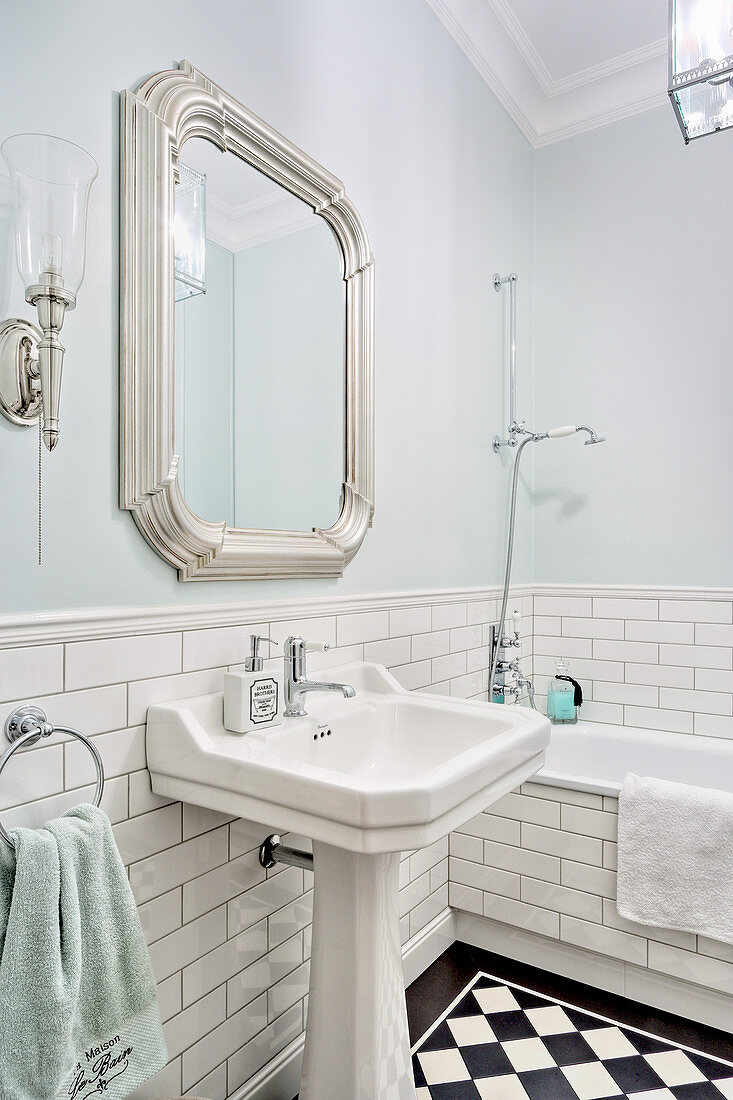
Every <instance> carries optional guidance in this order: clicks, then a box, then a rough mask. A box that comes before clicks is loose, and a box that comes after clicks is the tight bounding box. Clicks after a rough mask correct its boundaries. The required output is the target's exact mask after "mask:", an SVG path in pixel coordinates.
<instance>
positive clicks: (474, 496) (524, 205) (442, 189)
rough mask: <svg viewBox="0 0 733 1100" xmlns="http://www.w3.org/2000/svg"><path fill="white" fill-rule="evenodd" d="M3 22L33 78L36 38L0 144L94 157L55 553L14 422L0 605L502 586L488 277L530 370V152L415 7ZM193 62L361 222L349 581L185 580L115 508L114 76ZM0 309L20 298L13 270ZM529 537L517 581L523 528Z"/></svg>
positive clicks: (128, 13)
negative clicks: (363, 318) (371, 379)
mask: <svg viewBox="0 0 733 1100" xmlns="http://www.w3.org/2000/svg"><path fill="white" fill-rule="evenodd" d="M39 28H40V29H39ZM3 36H4V38H5V40H6V41H7V42H15V43H18V42H26V43H30V42H32V44H33V50H32V54H33V63H32V73H31V75H30V77H29V68H28V57H29V54H28V51H27V50H7V51H6V56H5V58H4V62H3V65H2V67H0V100H1V101H2V103H3V122H2V131H1V132H0V138H4V137H5V136H7V135H8V134H11V133H18V132H22V131H41V132H50V133H54V134H58V135H60V136H62V137H65V138H68V139H70V140H72V141H75V142H78V143H79V144H81V145H83V146H84V147H85V148H87V149H88V150H89V151H90V152H91V153H92V154H93V156H94V157H95V158H96V159H97V161H98V162H99V167H100V173H99V178H98V180H97V181H96V183H95V185H94V189H93V192H92V200H91V209H90V232H89V252H88V261H87V275H86V280H85V282H84V284H83V286H82V288H81V292H80V294H79V305H78V308H77V309H76V311H75V312H73V313H72V314H70V315H69V317H68V320H67V322H66V324H65V326H64V339H65V343H66V344H67V346H68V349H69V351H68V356H67V364H66V369H65V380H64V392H63V403H62V419H61V429H62V435H61V441H60V444H59V446H58V448H57V450H56V452H55V453H54V455H53V456H51V457H50V458H49V459H48V460H47V462H46V469H47V491H46V531H47V554H46V564H45V566H44V568H43V569H42V570H39V569H38V568H37V566H36V565H35V564H34V540H35V508H36V505H35V498H34V486H35V470H34V462H35V449H36V439H35V438H34V433H32V432H25V433H24V432H22V431H20V430H14V429H13V428H12V426H11V425H9V424H8V423H6V421H4V420H2V422H0V470H1V471H2V480H1V482H0V485H1V488H0V494H1V495H0V501H1V503H2V516H3V525H4V532H3V535H2V537H0V550H1V553H2V558H1V560H2V572H3V576H2V611H3V612H10V611H30V610H35V609H38V610H41V609H54V608H67V607H68V608H72V607H83V606H87V605H122V604H167V603H178V604H181V603H193V602H202V601H203V602H209V601H216V600H219V601H228V600H241V599H247V598H259V597H263V596H267V597H273V598H286V597H290V596H296V595H297V596H303V595H307V596H310V597H313V596H318V595H319V594H323V593H336V592H342V593H352V592H353V593H356V592H374V591H385V590H389V589H411V588H422V587H424V586H431V587H436V586H438V587H442V586H451V585H473V584H485V583H495V582H496V581H497V580H498V579H499V576H500V573H501V556H502V553H503V540H504V522H503V505H504V502H505V500H506V485H507V475H506V471H505V470H503V469H502V464H501V462H499V461H498V460H497V459H496V458H495V457H494V456H493V455H492V454H491V452H490V448H489V440H490V437H491V435H492V434H493V432H494V430H495V429H496V428H497V427H498V426H499V425H500V423H501V422H502V421H504V420H505V415H501V416H499V413H498V403H499V399H500V397H501V395H502V386H503V382H502V380H501V378H502V376H501V364H500V356H501V354H502V351H503V332H504V329H503V325H502V318H501V310H500V304H499V303H498V299H497V297H496V295H495V294H494V292H493V290H492V289H491V276H492V273H493V271H494V270H495V269H500V270H511V269H516V270H518V271H520V272H521V273H522V275H523V279H524V283H523V287H524V304H523V312H522V321H521V331H520V338H521V341H522V346H523V347H524V348H525V349H527V351H526V353H525V359H524V369H525V370H526V371H527V372H528V371H529V367H530V360H529V342H530V334H531V328H530V319H531V309H532V293H531V283H532V279H531V272H532V251H533V242H532V236H533V234H532V186H533V181H532V151H531V149H530V148H529V146H528V145H527V143H526V141H525V140H524V138H523V137H522V136H521V135H520V133H519V131H518V130H517V129H516V127H515V126H514V125H513V123H512V122H511V121H510V120H509V118H508V117H507V115H506V114H505V113H504V111H503V110H502V108H501V107H500V106H499V104H498V103H497V101H496V100H495V99H494V97H493V95H492V94H491V92H490V91H489V90H488V88H487V87H486V85H485V84H484V83H483V81H482V79H481V77H480V76H479V75H478V74H477V73H476V72H475V70H474V69H473V68H472V66H471V65H470V63H469V62H468V60H467V59H466V58H465V56H464V55H463V54H462V53H461V51H460V50H459V48H458V46H457V45H456V44H455V43H454V42H453V40H452V39H451V38H450V37H449V35H448V34H446V32H445V30H444V28H443V27H442V26H441V25H440V23H439V22H438V20H437V19H436V17H435V16H434V15H433V13H432V12H431V11H430V10H429V8H428V6H427V5H426V4H425V3H424V0H307V2H304V0H268V2H267V3H263V2H262V0H213V2H210V3H208V4H206V5H202V4H201V3H200V0H156V3H154V4H151V3H149V2H143V0H129V2H128V3H127V4H125V5H110V4H100V3H99V0H75V2H74V3H73V4H66V5H53V4H48V3H46V2H45V0H27V2H26V3H24V4H13V5H10V6H7V8H6V10H5V11H4V13H3ZM183 57H187V58H189V60H191V61H192V62H193V63H194V64H195V65H197V66H198V67H199V68H201V69H202V70H203V71H204V72H205V73H207V74H210V75H211V76H212V77H213V78H214V79H215V80H217V81H219V82H220V83H221V84H223V85H224V86H225V87H226V88H228V89H229V90H230V91H231V92H232V93H234V94H235V95H237V96H238V97H239V98H240V99H242V100H243V101H244V102H245V103H246V104H247V105H248V106H249V107H251V108H252V109H253V110H254V111H256V112H257V113H258V114H260V115H262V116H263V117H265V118H267V119H268V120H269V121H270V122H271V123H272V124H273V125H274V126H276V127H277V128H278V129H279V130H281V131H282V132H284V133H285V134H287V135H288V137H290V138H291V139H292V140H293V141H295V142H296V143H298V144H299V145H301V146H302V147H304V148H305V149H307V150H308V151H309V152H310V153H311V154H312V155H313V156H315V157H317V158H318V159H319V160H320V161H321V162H322V163H323V164H324V165H326V167H328V168H329V169H330V170H331V171H333V172H334V173H336V174H337V175H339V176H340V177H341V178H342V179H343V180H344V181H345V182H346V186H347V189H348V193H349V195H350V196H351V197H352V199H353V200H354V202H355V203H356V206H357V208H358V209H359V212H360V213H361V215H362V217H363V218H364V221H365V223H366V226H367V229H368V231H369V234H370V237H371V242H372V247H373V250H374V254H375V257H376V261H377V332H376V357H377V446H376V455H377V497H376V505H377V512H376V523H375V528H374V530H373V531H371V532H370V533H369V535H368V537H367V541H366V543H365V546H364V548H363V549H362V551H361V552H360V553H359V554H358V555H357V557H356V559H355V560H354V562H353V563H352V564H351V565H350V566H349V568H348V569H347V572H346V574H345V577H344V579H343V580H342V581H340V582H337V581H332V582H310V583H307V584H306V583H298V582H287V581H283V582H271V583H246V582H242V583H232V584H218V585H212V584H189V585H181V584H179V583H178V582H177V580H176V575H175V573H174V571H173V570H172V569H171V568H170V567H169V566H168V565H166V564H165V563H164V562H163V561H162V560H160V559H159V558H158V557H157V556H156V555H155V554H154V553H153V552H152V551H151V550H150V549H149V548H148V546H147V544H146V543H145V542H144V541H143V539H142V536H141V535H140V534H139V533H138V531H137V529H136V528H135V526H134V523H133V521H132V518H131V516H130V515H129V514H127V513H125V512H121V511H120V510H119V508H118V506H117V493H118V489H117V479H118V473H117V470H118V459H117V448H118V429H117V388H118V380H117V341H118V324H117V301H118V280H117V264H118V245H117V241H118V214H117V211H118V182H117V181H118V140H119V134H118V111H119V103H118V95H117V93H118V90H119V89H122V88H125V87H131V86H133V85H135V84H136V83H137V82H139V81H140V80H141V79H142V78H143V77H145V76H146V75H147V74H149V73H151V72H155V71H156V70H159V69H162V68H165V67H166V66H168V65H170V64H171V63H172V62H174V61H175V60H176V59H179V58H183ZM49 89H55V90H56V92H57V93H58V94H51V95H50V94H49ZM0 305H1V306H2V310H1V311H0V312H2V316H8V315H10V316H12V315H15V314H18V313H20V314H24V315H30V313H29V310H28V309H27V307H25V305H24V303H23V298H22V293H21V288H20V287H19V285H17V283H16V284H15V287H14V290H13V292H12V294H10V295H8V296H7V300H5V301H3V302H2V303H0ZM497 504H498V505H499V507H498V508H497ZM519 546H520V548H521V551H522V553H523V555H524V557H525V560H524V562H522V561H519V562H518V566H517V577H518V578H520V579H521V578H522V576H523V579H527V577H528V571H529V558H528V554H529V542H528V539H527V538H526V537H522V538H520V541H519Z"/></svg>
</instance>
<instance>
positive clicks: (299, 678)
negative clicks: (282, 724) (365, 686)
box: [285, 634, 356, 718]
mask: <svg viewBox="0 0 733 1100" xmlns="http://www.w3.org/2000/svg"><path fill="white" fill-rule="evenodd" d="M328 648H329V647H328V644H327V643H326V642H306V640H305V638H301V637H299V636H298V635H292V634H291V636H290V637H289V638H286V639H285V717H286V718H299V717H302V716H303V715H304V714H307V711H306V709H305V705H304V704H305V697H306V695H307V694H308V692H309V691H340V692H341V694H342V695H343V697H344V699H353V698H354V696H355V695H356V691H355V690H354V688H353V687H351V686H350V685H349V684H333V683H328V682H319V681H317V680H309V679H308V674H307V672H306V668H305V655H306V653H307V652H308V651H309V650H318V651H320V652H321V653H322V652H324V651H325V650H327V649H328Z"/></svg>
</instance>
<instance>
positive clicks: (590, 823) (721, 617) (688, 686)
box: [0, 590, 733, 1100]
mask: <svg viewBox="0 0 733 1100" xmlns="http://www.w3.org/2000/svg"><path fill="white" fill-rule="evenodd" d="M375 602H376V601H375ZM414 603H415V605H414V606H411V604H410V599H409V597H405V600H404V606H401V605H400V606H395V602H394V600H392V601H390V602H389V604H388V606H387V607H385V608H378V609H377V610H369V611H364V610H359V611H354V613H348V612H347V613H340V614H333V613H331V614H328V613H326V614H324V615H323V616H320V617H314V616H312V615H310V614H309V616H308V617H307V618H297V617H296V616H295V615H294V614H291V616H290V618H289V619H285V618H284V617H283V616H282V615H279V614H278V616H277V618H275V617H272V618H270V620H269V621H260V620H261V618H262V616H261V613H260V614H259V615H258V620H257V621H256V622H252V623H248V622H246V621H244V620H243V622H242V624H241V625H237V626H235V627H216V628H207V627H204V628H202V629H196V630H192V629H190V630H189V629H187V630H179V631H169V632H160V631H159V632H157V633H155V634H144V633H143V634H141V635H130V636H122V637H109V638H102V639H99V640H98V641H97V640H88V639H85V640H84V641H79V640H75V639H73V638H70V639H69V640H68V642H66V643H64V644H53V645H38V644H33V645H29V646H27V647H22V646H18V645H17V644H15V645H13V646H11V647H8V648H5V649H3V648H0V721H4V719H5V717H6V715H7V714H8V713H9V712H10V710H11V709H12V708H13V707H14V706H15V705H17V704H18V703H21V702H28V701H31V700H33V701H36V702H38V703H39V704H40V705H41V706H43V707H44V708H45V709H46V710H47V713H48V716H49V718H50V720H51V721H55V722H58V723H59V724H64V725H70V726H72V727H75V728H77V729H80V730H82V731H84V732H86V733H88V734H89V735H91V736H92V737H94V739H95V742H96V744H97V746H98V747H99V749H100V752H101V754H102V757H103V759H104V763H105V768H106V772H107V775H108V777H109V780H108V783H107V787H106V791H105V800H104V803H103V805H104V807H105V809H106V810H107V812H108V813H109V815H110V818H111V820H112V821H113V824H114V827H115V833H116V836H117V841H118V844H119V846H120V850H121V852H122V854H123V859H124V860H125V862H126V864H127V866H128V868H129V876H130V882H131V884H132V887H133V891H134V893H135V896H136V898H137V901H138V904H139V905H140V911H141V919H142V921H143V927H144V929H145V934H146V937H147V939H148V943H149V944H150V948H151V954H152V957H153V964H154V968H155V973H156V977H157V979H158V981H159V989H160V1001H161V1009H162V1012H163V1016H164V1019H165V1027H166V1035H167V1039H168V1043H169V1047H170V1053H171V1061H170V1064H169V1065H168V1066H167V1067H166V1069H165V1070H164V1071H162V1073H161V1074H158V1075H157V1076H156V1078H155V1079H154V1080H153V1081H152V1082H151V1083H149V1084H148V1085H146V1086H144V1088H143V1089H141V1090H139V1092H138V1093H137V1094H136V1100H148V1098H151V1097H154V1096H159V1095H166V1094H176V1095H178V1094H180V1093H181V1092H182V1091H191V1092H194V1093H196V1094H197V1095H198V1094H200V1095H206V1096H208V1097H211V1098H212V1100H225V1098H226V1097H227V1096H231V1095H232V1094H233V1093H234V1092H236V1091H237V1090H239V1089H240V1088H241V1087H242V1086H243V1085H244V1084H245V1082H246V1081H247V1080H249V1078H251V1077H252V1076H253V1075H254V1074H257V1073H258V1072H259V1071H260V1070H261V1069H262V1067H263V1066H265V1065H266V1064H267V1062H268V1061H270V1060H271V1059H272V1058H273V1057H275V1056H276V1055H277V1054H278V1052H280V1051H281V1050H282V1049H283V1048H284V1047H286V1046H287V1045H288V1044H289V1043H290V1042H291V1041H292V1040H294V1039H296V1038H297V1037H298V1036H299V1035H300V1034H301V1032H302V1029H303V1027H304V1025H305V1017H306V1010H307V987H308V960H309V956H310V922H311V917H312V903H313V890H312V875H311V874H310V873H307V872H302V871H300V870H297V869H295V868H282V869H276V870H275V872H274V873H273V872H269V873H267V874H266V873H265V872H264V871H263V870H262V869H261V868H260V866H259V863H258V861H257V852H256V849H257V847H258V845H259V843H260V841H261V839H262V835H261V834H262V828H261V827H260V826H257V825H253V824H252V823H250V822H246V821H240V820H234V821H232V820H231V819H229V818H227V817H223V816H221V815H217V814H214V813H211V812H210V811H202V810H198V809H197V808H195V807H192V806H185V807H182V806H181V805H180V804H179V803H171V802H170V800H168V799H164V798H160V797H158V796H156V795H154V794H153V793H152V791H151V787H150V777H149V774H148V772H147V770H146V768H145V755H144V725H145V720H146V713H147V708H148V706H149V705H150V704H151V703H152V702H156V701H160V700H168V699H174V698H183V697H186V696H189V695H193V694H202V693H208V692H212V691H218V690H221V687H222V677H223V673H224V670H225V669H226V668H227V667H232V666H233V665H239V664H240V663H241V661H242V659H243V657H244V656H245V652H246V646H247V636H248V634H249V633H250V632H256V633H268V634H270V635H271V636H272V637H275V638H278V639H279V640H282V639H283V638H284V637H285V635H286V634H289V633H302V634H303V635H304V636H306V637H310V638H312V639H320V640H324V641H327V642H329V644H330V645H331V646H332V647H334V648H332V649H331V650H330V651H329V652H327V653H323V654H316V653H314V654H312V655H311V657H310V661H311V667H312V668H313V670H314V671H319V670H323V669H328V668H329V667H332V666H334V665H336V664H339V663H343V662H347V661H350V660H361V659H365V660H374V661H378V662H380V663H384V664H386V665H387V666H388V667H389V668H390V669H391V671H392V672H393V674H394V675H395V676H396V678H397V679H398V680H399V681H400V683H402V684H403V685H404V686H405V687H407V688H409V689H411V690H418V691H433V692H437V693H440V694H444V695H453V696H459V697H466V698H472V697H473V698H485V697H486V690H487V686H488V671H487V665H488V638H489V627H490V624H491V623H492V622H494V621H495V620H496V618H497V617H498V612H499V602H498V599H497V598H496V594H495V592H492V593H490V594H489V595H488V597H487V598H480V599H476V600H468V599H466V597H465V595H461V594H458V593H457V594H456V595H455V596H453V595H452V594H450V593H446V594H435V602H434V603H432V605H431V604H430V603H429V602H426V601H425V600H424V599H423V598H418V599H416V600H415V601H414ZM515 608H517V609H519V610H520V611H521V612H522V616H523V619H522V633H523V642H522V650H521V653H522V659H523V661H524V671H525V673H529V672H530V671H531V672H532V673H533V676H534V680H535V684H536V688H537V704H538V707H539V708H540V709H542V710H543V709H545V705H546V692H547V684H548V682H549V679H550V678H551V676H552V674H553V673H554V669H555V662H556V659H557V658H558V657H561V656H566V657H569V658H570V660H571V663H572V664H571V668H572V670H573V674H574V675H575V676H577V678H578V679H579V680H580V681H581V683H582V684H583V688H584V692H585V697H586V699H587V702H586V704H585V706H584V708H583V715H584V717H585V718H587V719H589V720H599V721H607V722H613V723H618V724H626V725H634V726H641V727H645V728H650V729H657V728H659V729H666V730H677V731H680V732H684V733H690V734H693V733H694V734H697V735H700V736H714V737H729V738H733V600H727V599H718V598H716V599H712V598H711V599H709V600H708V599H705V598H704V594H700V593H698V594H696V595H695V597H694V598H690V599H687V598H684V597H682V596H680V597H679V598H672V596H665V597H664V598H662V597H661V596H660V597H656V596H651V595H644V596H638V597H630V596H628V595H626V594H624V595H619V596H612V595H603V596H596V595H593V594H590V595H584V594H578V592H577V590H575V591H572V592H567V593H564V592H559V591H554V592H553V593H552V594H549V593H547V592H537V593H536V594H535V595H534V596H533V595H531V594H527V592H526V590H520V591H518V592H517V593H513V595H512V599H511V601H510V604H509V612H510V613H511V612H512V611H513V610H514V609H515ZM0 647H2V635H1V634H0ZM275 652H276V651H275V650H274V649H271V650H270V657H269V660H268V664H273V665H274V664H275V663H276V662H277V660H278V658H276V656H275V655H274V653H275ZM30 753H31V754H32V759H33V764H34V767H33V769H32V772H31V769H30V768H29V767H28V756H25V758H24V759H21V760H14V761H13V762H12V763H11V765H9V766H8V768H7V770H6V772H4V773H3V784H2V790H0V808H2V813H3V822H4V823H5V824H6V825H7V826H10V827H14V826H16V825H21V824H25V825H34V826H37V825H40V824H42V823H43V821H44V820H47V819H48V818H50V817H53V816H55V815H57V814H58V813H61V812H63V810H64V809H66V808H68V807H69V806H70V805H73V804H74V803H76V802H78V801H81V800H83V799H84V798H88V797H90V794H91V791H92V786H91V782H92V778H93V777H92V773H91V771H90V769H89V764H88V761H87V760H86V757H85V755H84V753H83V752H81V751H80V749H79V746H78V745H77V744H76V743H75V742H74V741H73V740H71V739H69V738H67V737H65V736H63V735H59V736H57V737H54V738H52V739H51V742H50V743H49V744H47V745H44V746H42V747H41V746H39V747H36V748H33V749H32V750H30ZM616 809H617V807H616V804H615V801H614V800H613V799H605V800H604V799H602V798H600V797H599V796H596V795H589V794H585V793H583V792H578V791H558V789H556V788H548V787H543V786H541V785H540V784H537V783H535V784H530V785H527V786H525V787H524V788H522V790H521V791H518V792H515V793H514V794H511V795H508V796H507V797H506V798H504V799H503V800H502V801H501V803H499V804H498V805H497V806H494V807H493V808H492V811H491V812H490V813H483V814H480V815H478V816H477V817H476V818H474V819H473V820H472V821H471V822H469V823H468V824H467V825H466V826H465V827H464V828H463V829H462V830H460V831H459V832H456V833H454V834H453V835H452V836H451V837H450V840H449V841H448V840H444V841H442V842H440V843H438V844H435V845H432V846H431V847H430V848H429V849H427V850H425V851H420V852H408V853H404V854H403V860H402V880H401V895H400V905H401V933H402V939H403V942H406V941H407V940H408V939H410V938H412V937H413V936H415V935H416V934H417V933H419V932H420V931H421V929H422V928H424V927H425V926H426V925H427V924H429V922H430V921H431V920H432V919H433V918H434V917H435V916H437V915H438V914H440V913H441V912H442V911H443V910H444V909H445V907H446V906H447V905H448V904H450V905H452V906H454V907H455V908H458V909H463V910H466V911H468V912H470V913H476V914H479V915H483V916H487V917H492V918H494V919H495V920H499V921H503V922H505V923H508V924H510V925H513V926H515V927H518V928H523V929H527V930H529V931H532V932H536V933H539V934H540V935H544V936H548V937H551V938H552V939H553V940H555V941H562V942H563V943H564V944H566V945H568V947H569V948H570V947H578V948H584V949H588V950H592V951H595V952H598V953H600V954H602V955H606V956H608V957H609V958H612V959H615V960H623V962H624V963H625V964H628V965H630V966H633V967H634V968H636V969H635V970H634V973H636V974H641V973H649V980H654V975H653V974H651V973H650V972H649V971H648V970H647V971H644V970H643V969H642V968H646V967H651V968H652V970H653V971H656V972H657V975H661V974H673V975H677V976H685V975H689V976H690V980H694V981H696V982H698V984H699V983H701V982H704V984H706V985H709V987H710V988H711V989H715V990H719V989H729V988H731V982H732V981H733V954H731V953H730V952H726V950H725V949H723V950H721V948H720V945H715V944H713V943H712V942H711V941H708V940H704V939H703V938H702V937H701V938H700V939H699V940H697V939H696V937H694V936H689V935H686V934H681V933H665V932H662V931H660V930H650V929H646V928H641V927H639V926H635V925H631V924H630V923H629V922H626V921H623V920H621V918H619V916H618V913H617V912H616V907H615V903H614V900H613V899H614V890H615V856H616V843H615V842H616V821H617V818H616ZM276 825H277V823H276V822H275V823H273V828H274V827H276ZM301 841H302V838H292V837H291V842H292V843H296V842H298V843H299V842H301ZM449 850H450V855H449V854H448V853H449ZM449 872H450V873H449ZM701 960H702V961H701Z"/></svg>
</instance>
